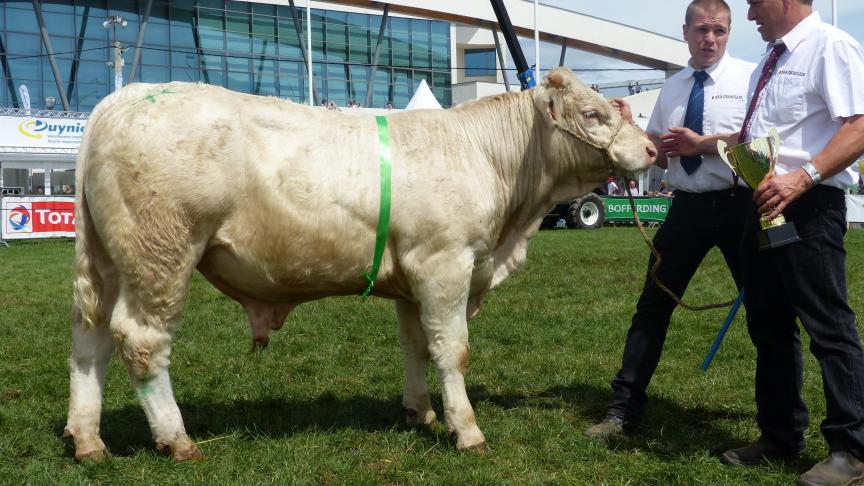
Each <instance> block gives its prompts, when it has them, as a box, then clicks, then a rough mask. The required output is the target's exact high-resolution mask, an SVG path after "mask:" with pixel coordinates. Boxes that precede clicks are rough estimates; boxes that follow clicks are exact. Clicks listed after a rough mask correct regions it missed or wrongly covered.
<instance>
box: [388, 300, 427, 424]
mask: <svg viewBox="0 0 864 486" xmlns="http://www.w3.org/2000/svg"><path fill="white" fill-rule="evenodd" d="M396 317H397V318H398V320H399V343H400V344H402V351H403V353H404V355H405V386H404V389H403V392H402V406H403V407H404V408H405V421H406V422H407V423H408V425H425V424H430V423H432V422H434V421H435V411H434V410H432V403H431V402H430V401H429V390H428V389H427V388H426V367H427V365H428V363H429V348H428V344H427V342H426V334H424V333H423V327H422V326H421V325H420V312H419V310H418V309H417V305H416V304H414V303H413V302H410V301H407V300H398V301H396Z"/></svg>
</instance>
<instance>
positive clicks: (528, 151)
mask: <svg viewBox="0 0 864 486" xmlns="http://www.w3.org/2000/svg"><path fill="white" fill-rule="evenodd" d="M460 111H462V112H463V116H464V117H465V118H464V121H465V122H466V123H465V127H466V129H469V130H470V128H469V127H482V129H481V130H476V131H475V134H476V135H470V134H469V137H470V138H473V142H474V145H475V147H476V148H477V149H478V150H480V151H481V152H482V153H483V155H484V156H485V158H486V160H487V161H488V163H489V164H490V165H491V167H492V169H493V170H494V171H495V174H496V175H497V176H498V179H499V184H498V187H497V190H498V194H497V196H499V197H500V198H501V203H502V206H501V207H502V208H507V211H508V214H504V215H503V216H504V217H505V219H508V220H509V219H511V218H513V217H516V218H518V219H525V220H526V222H527V220H529V219H532V218H534V216H535V215H534V214H533V213H534V212H536V210H535V209H534V208H533V207H532V206H535V205H536V204H537V203H538V200H545V199H548V196H549V192H550V191H551V181H550V180H549V178H548V175H547V174H544V165H543V163H542V161H543V159H544V157H543V144H542V134H543V131H542V130H541V124H542V123H543V122H542V120H540V118H539V113H538V112H537V110H535V109H534V102H533V100H532V98H531V92H528V91H525V92H521V93H505V94H502V95H498V96H495V97H493V98H487V99H485V100H481V101H478V102H475V103H470V104H467V105H463V106H462V107H460ZM480 133H482V134H483V136H480Z"/></svg>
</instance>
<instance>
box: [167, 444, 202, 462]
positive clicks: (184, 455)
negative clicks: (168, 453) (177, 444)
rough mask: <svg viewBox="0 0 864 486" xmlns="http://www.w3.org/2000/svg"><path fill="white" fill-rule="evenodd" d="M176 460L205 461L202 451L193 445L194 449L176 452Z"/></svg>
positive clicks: (189, 448)
mask: <svg viewBox="0 0 864 486" xmlns="http://www.w3.org/2000/svg"><path fill="white" fill-rule="evenodd" d="M174 460H175V461H177V462H182V461H203V460H204V453H203V452H201V449H199V448H198V446H197V445H195V444H192V447H187V448H186V449H183V450H179V451H174Z"/></svg>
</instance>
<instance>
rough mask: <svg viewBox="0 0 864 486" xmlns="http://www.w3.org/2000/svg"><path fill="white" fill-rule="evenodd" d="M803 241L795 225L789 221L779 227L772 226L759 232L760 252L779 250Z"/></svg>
mask: <svg viewBox="0 0 864 486" xmlns="http://www.w3.org/2000/svg"><path fill="white" fill-rule="evenodd" d="M796 241H801V238H799V237H798V231H797V230H796V229H795V223H793V222H791V221H789V222H786V223H783V224H781V225H779V226H771V227H769V228H765V229H763V230H762V231H760V232H759V251H764V250H768V249H770V248H777V247H780V246H783V245H788V244H790V243H795V242H796Z"/></svg>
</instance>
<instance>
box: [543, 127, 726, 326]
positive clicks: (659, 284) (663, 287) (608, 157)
mask: <svg viewBox="0 0 864 486" xmlns="http://www.w3.org/2000/svg"><path fill="white" fill-rule="evenodd" d="M623 125H624V118H621V119H620V120H619V122H618V126H617V127H615V130H614V131H613V132H612V136H611V137H609V141H608V142H606V143H605V144H598V143H595V142H592V141H591V140H588V139H587V138H585V137H583V136H581V135H579V134H578V133H576V132H575V131H573V130H572V129H570V128H568V127H565V126H563V125H561V123H557V124H556V125H555V126H556V127H558V129H559V130H561V131H563V132H564V133H567V134H569V135H570V136H572V137H573V138H575V139H576V140H578V141H580V142H582V143H584V144H585V145H589V146H591V147H594V148H596V149H597V150H599V151H600V152H602V153H603V161H604V162H606V168H607V169H608V170H609V174H610V175H613V174H614V172H615V167H614V165H613V164H612V154H610V153H609V147H610V146H612V142H614V141H615V138H616V137H617V136H618V133H619V132H620V131H621V127H622V126H623ZM626 185H627V196H629V197H630V209H631V210H633V218H634V219H635V220H636V226H637V227H638V228H639V232H640V233H642V239H643V240H645V244H646V245H648V248H649V249H650V250H651V253H652V254H653V255H654V260H655V261H654V265H652V266H651V270H650V271H649V274H650V276H651V279H652V280H654V283H655V284H657V287H659V288H660V290H662V291H663V292H666V293H667V294H669V297H671V298H672V300H673V301H674V302H675V303H676V304H678V305H680V306H681V307H683V308H685V309H687V310H691V311H703V310H708V309H716V308H718V307H729V306H731V305H732V304H734V303H735V302H736V301H737V299H732V300H730V301H728V302H721V303H718V304H707V305H690V304H688V303H686V302H684V301H683V300H681V298H680V297H678V296H677V295H675V292H672V290H671V289H670V288H669V287H667V286H666V285H665V284H664V283H663V282H661V281H660V278H659V277H657V269H658V268H660V264H661V263H662V262H663V257H662V256H661V255H660V252H659V251H657V248H655V247H654V243H653V242H652V241H651V238H648V234H647V233H646V232H645V227H644V226H642V221H641V220H640V219H639V214H638V213H637V212H636V202H635V201H634V200H633V194H631V192H630V184H629V182H628V183H627V184H626Z"/></svg>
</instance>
